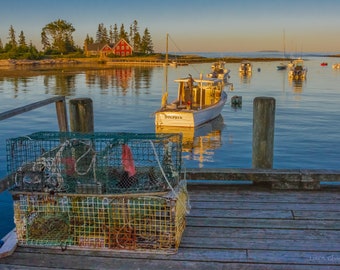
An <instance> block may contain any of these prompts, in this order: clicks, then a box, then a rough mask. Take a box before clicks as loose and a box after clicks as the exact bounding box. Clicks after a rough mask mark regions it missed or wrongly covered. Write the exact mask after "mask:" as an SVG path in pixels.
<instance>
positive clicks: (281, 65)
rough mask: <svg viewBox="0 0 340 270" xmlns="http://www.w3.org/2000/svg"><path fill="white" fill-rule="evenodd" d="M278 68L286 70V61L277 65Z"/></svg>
mask: <svg viewBox="0 0 340 270" xmlns="http://www.w3.org/2000/svg"><path fill="white" fill-rule="evenodd" d="M276 69H277V70H285V69H287V65H286V64H284V63H280V64H279V65H277V66H276Z"/></svg>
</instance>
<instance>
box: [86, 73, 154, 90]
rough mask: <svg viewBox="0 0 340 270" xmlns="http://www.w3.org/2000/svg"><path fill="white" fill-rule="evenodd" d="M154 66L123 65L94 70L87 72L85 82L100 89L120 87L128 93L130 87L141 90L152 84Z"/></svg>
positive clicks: (119, 88)
mask: <svg viewBox="0 0 340 270" xmlns="http://www.w3.org/2000/svg"><path fill="white" fill-rule="evenodd" d="M152 71H153V68H150V67H130V66H123V67H117V68H112V69H102V70H93V71H87V72H85V82H86V85H87V86H88V87H91V86H95V87H99V88H100V89H102V90H103V89H110V88H114V89H118V90H121V91H122V93H123V94H126V93H127V92H128V90H129V89H135V90H139V89H141V88H149V87H150V85H151V77H152Z"/></svg>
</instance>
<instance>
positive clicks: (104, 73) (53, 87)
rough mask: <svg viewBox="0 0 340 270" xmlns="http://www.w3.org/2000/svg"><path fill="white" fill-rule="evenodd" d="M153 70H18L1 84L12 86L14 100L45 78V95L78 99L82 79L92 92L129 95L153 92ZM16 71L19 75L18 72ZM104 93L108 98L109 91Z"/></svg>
mask: <svg viewBox="0 0 340 270" xmlns="http://www.w3.org/2000/svg"><path fill="white" fill-rule="evenodd" d="M153 70H154V68H153V67H143V66H141V67H133V66H116V67H110V68H104V69H103V68H100V69H95V70H93V69H91V70H89V69H87V68H86V67H85V66H84V67H81V66H79V67H76V69H75V67H63V68H56V67H53V66H44V69H43V70H39V71H37V70H30V71H27V70H21V71H20V70H16V72H17V73H16V74H15V75H12V76H3V77H2V76H0V84H4V83H7V84H9V87H10V88H12V89H13V91H14V97H17V96H18V92H19V90H21V91H22V90H25V89H28V86H29V85H30V83H31V82H32V80H34V79H33V78H39V77H40V76H41V77H42V83H43V85H44V88H45V94H52V95H64V96H74V95H75V92H76V90H77V88H78V87H79V85H77V83H79V80H78V78H80V80H83V79H82V78H81V77H84V83H85V85H86V87H88V88H96V89H100V90H107V89H115V90H119V91H121V92H122V93H123V94H124V95H125V94H126V93H127V92H128V90H129V89H134V90H139V89H141V88H143V89H145V88H146V89H148V88H150V87H151V83H152V82H151V79H152V73H153ZM12 71H13V72H15V70H12ZM26 73H27V74H26ZM13 74H14V73H13ZM25 76H27V77H25ZM6 87H7V86H6ZM102 93H103V94H105V91H102Z"/></svg>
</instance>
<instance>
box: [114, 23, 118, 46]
mask: <svg viewBox="0 0 340 270" xmlns="http://www.w3.org/2000/svg"><path fill="white" fill-rule="evenodd" d="M118 41H119V34H118V27H117V24H116V23H115V24H114V26H113V42H114V43H115V44H116V43H117V42H118Z"/></svg>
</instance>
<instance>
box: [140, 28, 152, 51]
mask: <svg viewBox="0 0 340 270" xmlns="http://www.w3.org/2000/svg"><path fill="white" fill-rule="evenodd" d="M141 52H143V53H146V54H151V53H153V44H152V40H151V35H150V32H149V30H148V28H145V30H144V35H143V37H142V42H141Z"/></svg>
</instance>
